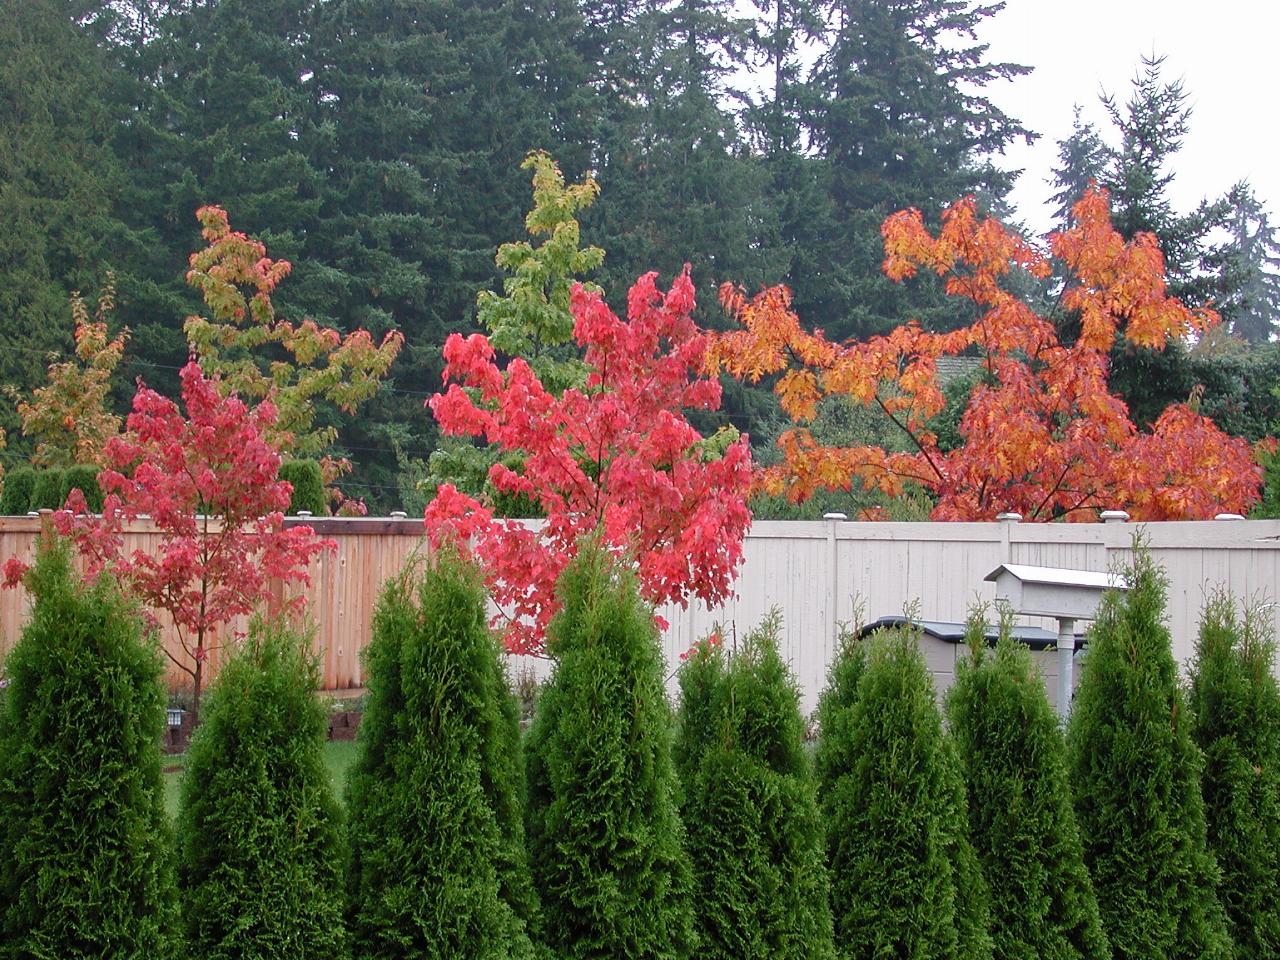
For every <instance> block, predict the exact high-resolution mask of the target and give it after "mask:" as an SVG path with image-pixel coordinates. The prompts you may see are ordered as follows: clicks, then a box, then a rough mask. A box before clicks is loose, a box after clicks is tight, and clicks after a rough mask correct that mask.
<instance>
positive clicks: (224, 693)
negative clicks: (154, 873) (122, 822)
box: [178, 621, 346, 960]
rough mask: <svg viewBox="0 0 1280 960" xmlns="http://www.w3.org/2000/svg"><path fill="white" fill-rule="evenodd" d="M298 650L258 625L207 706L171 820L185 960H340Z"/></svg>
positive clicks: (317, 726)
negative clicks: (297, 959) (318, 959)
mask: <svg viewBox="0 0 1280 960" xmlns="http://www.w3.org/2000/svg"><path fill="white" fill-rule="evenodd" d="M318 682H319V678H318V675H317V671H316V667H315V664H314V662H312V661H311V660H310V658H309V657H308V655H307V653H306V650H305V638H303V637H301V636H299V635H298V634H297V633H295V632H293V631H291V630H290V629H288V628H287V627H286V626H284V625H282V624H280V623H278V622H269V623H264V622H262V621H255V622H254V623H253V624H251V625H250V628H249V635H248V637H247V639H246V640H245V642H244V644H243V645H242V646H241V648H240V649H239V650H238V651H237V653H236V654H235V656H234V657H233V658H232V659H231V660H230V661H228V662H227V663H226V664H224V665H223V667H222V669H221V670H220V672H219V674H218V679H217V681H216V682H215V683H214V685H213V688H212V689H211V690H210V692H209V695H208V697H207V698H206V699H205V700H204V702H203V704H202V708H201V718H200V719H201V723H200V727H199V728H198V729H197V730H196V734H195V737H194V738H193V739H192V741H191V746H190V748H189V749H188V751H187V758H186V764H185V771H184V774H183V778H182V795H181V808H180V812H179V815H178V886H179V890H180V891H181V900H182V926H183V931H184V933H185V935H186V954H185V955H186V956H188V957H193V958H198V960H270V958H276V957H283V956H298V957H339V956H343V955H344V954H345V950H346V931H345V929H344V926H343V908H344V898H343V890H342V867H343V858H344V855H343V845H342V839H343V838H342V817H341V811H340V808H339V807H338V802H337V799H336V798H335V797H334V795H333V792H332V789H331V787H330V785H329V774H328V770H327V768H326V767H325V762H324V742H325V729H326V716H325V710H324V708H323V707H322V706H321V705H320V702H319V700H318V699H317V698H316V696H315V690H316V687H317V685H318Z"/></svg>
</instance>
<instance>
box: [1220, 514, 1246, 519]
mask: <svg viewBox="0 0 1280 960" xmlns="http://www.w3.org/2000/svg"><path fill="white" fill-rule="evenodd" d="M1213 519H1215V520H1243V519H1244V517H1243V516H1242V515H1240V514H1238V513H1220V514H1218V515H1217V516H1216V517H1214V518H1213Z"/></svg>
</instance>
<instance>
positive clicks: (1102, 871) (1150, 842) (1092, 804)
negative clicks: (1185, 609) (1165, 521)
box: [1067, 549, 1231, 960]
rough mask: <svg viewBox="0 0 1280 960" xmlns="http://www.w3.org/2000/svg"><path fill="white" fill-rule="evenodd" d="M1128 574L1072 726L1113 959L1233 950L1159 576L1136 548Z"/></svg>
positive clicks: (1075, 767) (1072, 757) (1108, 600)
mask: <svg viewBox="0 0 1280 960" xmlns="http://www.w3.org/2000/svg"><path fill="white" fill-rule="evenodd" d="M1128 583H1129V589H1128V591H1127V592H1124V593H1121V592H1119V591H1109V592H1108V593H1107V594H1106V595H1105V596H1104V598H1103V601H1102V604H1101V606H1100V607H1099V609H1098V616H1097V619H1096V620H1095V621H1094V624H1093V626H1092V627H1091V628H1090V630H1089V655H1088V656H1087V657H1086V658H1085V660H1084V669H1083V671H1082V674H1081V678H1080V686H1079V688H1078V689H1077V691H1076V697H1075V702H1074V705H1073V707H1072V713H1071V721H1070V724H1069V726H1068V736H1067V742H1068V755H1069V770H1070V775H1071V781H1072V787H1073V790H1074V792H1075V807H1076V819H1077V822H1078V823H1079V826H1080V835H1081V837H1082V838H1083V840H1084V851H1085V864H1086V865H1087V866H1088V868H1089V872H1090V874H1091V875H1092V877H1093V886H1094V890H1095V892H1096V893H1097V897H1098V907H1099V910H1100V911H1101V914H1102V923H1103V928H1104V929H1105V930H1106V933H1107V938H1108V939H1109V940H1110V941H1111V950H1112V953H1113V955H1114V956H1115V958H1116V960H1149V958H1151V957H1162V958H1169V960H1182V958H1185V960H1192V958H1194V960H1219V958H1228V957H1230V956H1231V941H1230V938H1229V937H1228V936H1227V928H1226V921H1225V918H1224V916H1223V912H1222V908H1221V905H1220V904H1219V902H1218V897H1217V893H1216V887H1217V883H1218V878H1219V873H1218V869H1217V866H1216V865H1215V864H1214V861H1213V856H1212V854H1210V853H1209V850H1208V848H1207V846H1206V842H1205V819H1204V801H1203V799H1202V797H1201V794H1200V767H1201V755H1200V750H1199V749H1198V748H1197V747H1196V745H1195V742H1194V741H1193V740H1192V738H1191V729H1192V725H1191V718H1190V715H1189V712H1188V710H1187V704H1186V701H1185V699H1184V697H1183V695H1182V691H1181V690H1180V689H1179V686H1178V674H1177V667H1176V666H1175V664H1174V661H1173V654H1172V652H1171V649H1170V643H1171V641H1170V638H1169V631H1168V629H1167V628H1166V627H1165V625H1164V622H1163V618H1164V608H1165V589H1166V587H1165V580H1164V574H1163V573H1162V572H1161V571H1160V570H1159V569H1158V568H1157V567H1156V566H1155V563H1154V561H1153V560H1152V559H1151V556H1150V554H1149V553H1147V552H1146V551H1144V550H1141V549H1138V550H1136V551H1135V553H1134V558H1133V564H1132V566H1131V568H1130V569H1129V570H1128Z"/></svg>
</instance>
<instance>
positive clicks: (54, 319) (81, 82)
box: [0, 0, 131, 451]
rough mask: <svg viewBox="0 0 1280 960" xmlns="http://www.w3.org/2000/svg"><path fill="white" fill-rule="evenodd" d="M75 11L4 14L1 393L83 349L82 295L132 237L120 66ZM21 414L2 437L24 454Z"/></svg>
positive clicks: (43, 3)
mask: <svg viewBox="0 0 1280 960" xmlns="http://www.w3.org/2000/svg"><path fill="white" fill-rule="evenodd" d="M74 12H75V11H74V5H72V4H68V3H66V2H65V0H31V2H29V3H26V2H24V3H13V4H6V5H5V9H4V15H3V16H0V89H2V90H4V91H5V95H4V96H3V97H2V98H0V221H3V223H4V225H5V229H4V235H3V237H0V332H2V333H3V338H4V342H5V344H6V346H7V349H6V350H5V351H4V355H3V357H0V382H3V383H5V384H9V385H12V386H14V387H17V388H18V389H19V390H21V391H22V392H28V391H29V390H30V389H31V388H33V387H35V386H37V385H39V383H40V382H41V381H42V380H43V367H44V361H45V360H46V354H47V352H49V351H58V352H60V353H62V354H64V355H67V354H70V353H71V351H72V348H73V342H72V330H73V326H74V324H73V323H72V319H71V313H70V311H69V310H68V308H67V303H68V299H69V296H70V294H71V292H72V291H76V290H81V291H85V292H89V291H96V290H97V289H98V288H99V285H100V284H101V283H102V282H103V280H104V278H105V276H106V272H107V270H108V269H109V268H111V267H112V266H119V265H120V264H121V261H122V258H123V257H124V256H125V254H126V253H127V251H128V249H129V247H130V239H131V235H130V233H129V231H127V230H126V229H125V227H124V225H123V223H122V221H121V219H120V211H119V209H118V207H117V197H118V195H119V194H120V192H121V189H122V187H123V185H124V183H125V180H126V175H125V171H124V169H123V168H122V166H121V164H120V162H119V159H118V157H117V156H116V154H115V152H114V151H113V149H112V140H113V136H114V131H115V128H116V126H117V124H118V123H119V121H120V114H121V110H120V108H119V105H118V104H117V103H116V102H115V100H114V99H113V96H112V94H113V92H114V91H115V89H116V85H117V82H118V79H119V78H118V76H117V69H116V65H115V64H113V63H112V62H111V60H110V58H109V57H107V56H106V55H105V54H104V53H103V51H102V50H101V49H100V48H99V47H98V46H97V45H96V43H95V38H94V37H93V36H92V35H91V34H90V33H88V32H87V31H86V30H85V29H84V28H82V27H81V26H80V25H79V24H78V23H77V22H76V21H75V18H74V16H73V14H74ZM17 426H18V420H17V417H16V416H15V414H14V411H13V409H12V405H5V408H4V410H3V411H0V429H4V430H6V431H7V432H8V434H9V437H10V440H11V442H12V444H13V445H14V447H15V449H16V450H18V451H24V450H25V444H24V442H23V440H22V439H21V435H20V433H19V432H18V431H17V430H16V427H17Z"/></svg>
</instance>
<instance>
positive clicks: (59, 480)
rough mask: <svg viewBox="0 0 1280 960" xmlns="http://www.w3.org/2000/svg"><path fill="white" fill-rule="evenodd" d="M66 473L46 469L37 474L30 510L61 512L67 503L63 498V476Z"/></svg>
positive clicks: (52, 468) (50, 468)
mask: <svg viewBox="0 0 1280 960" xmlns="http://www.w3.org/2000/svg"><path fill="white" fill-rule="evenodd" d="M64 474H65V471H63V470H59V469H57V468H54V467H46V468H45V469H43V470H41V471H39V472H38V473H37V474H36V482H35V487H34V489H33V490H32V491H31V505H30V507H29V508H28V509H29V510H61V509H62V505H63V504H64V503H66V500H65V499H64V498H63V494H62V491H63V476H64Z"/></svg>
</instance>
